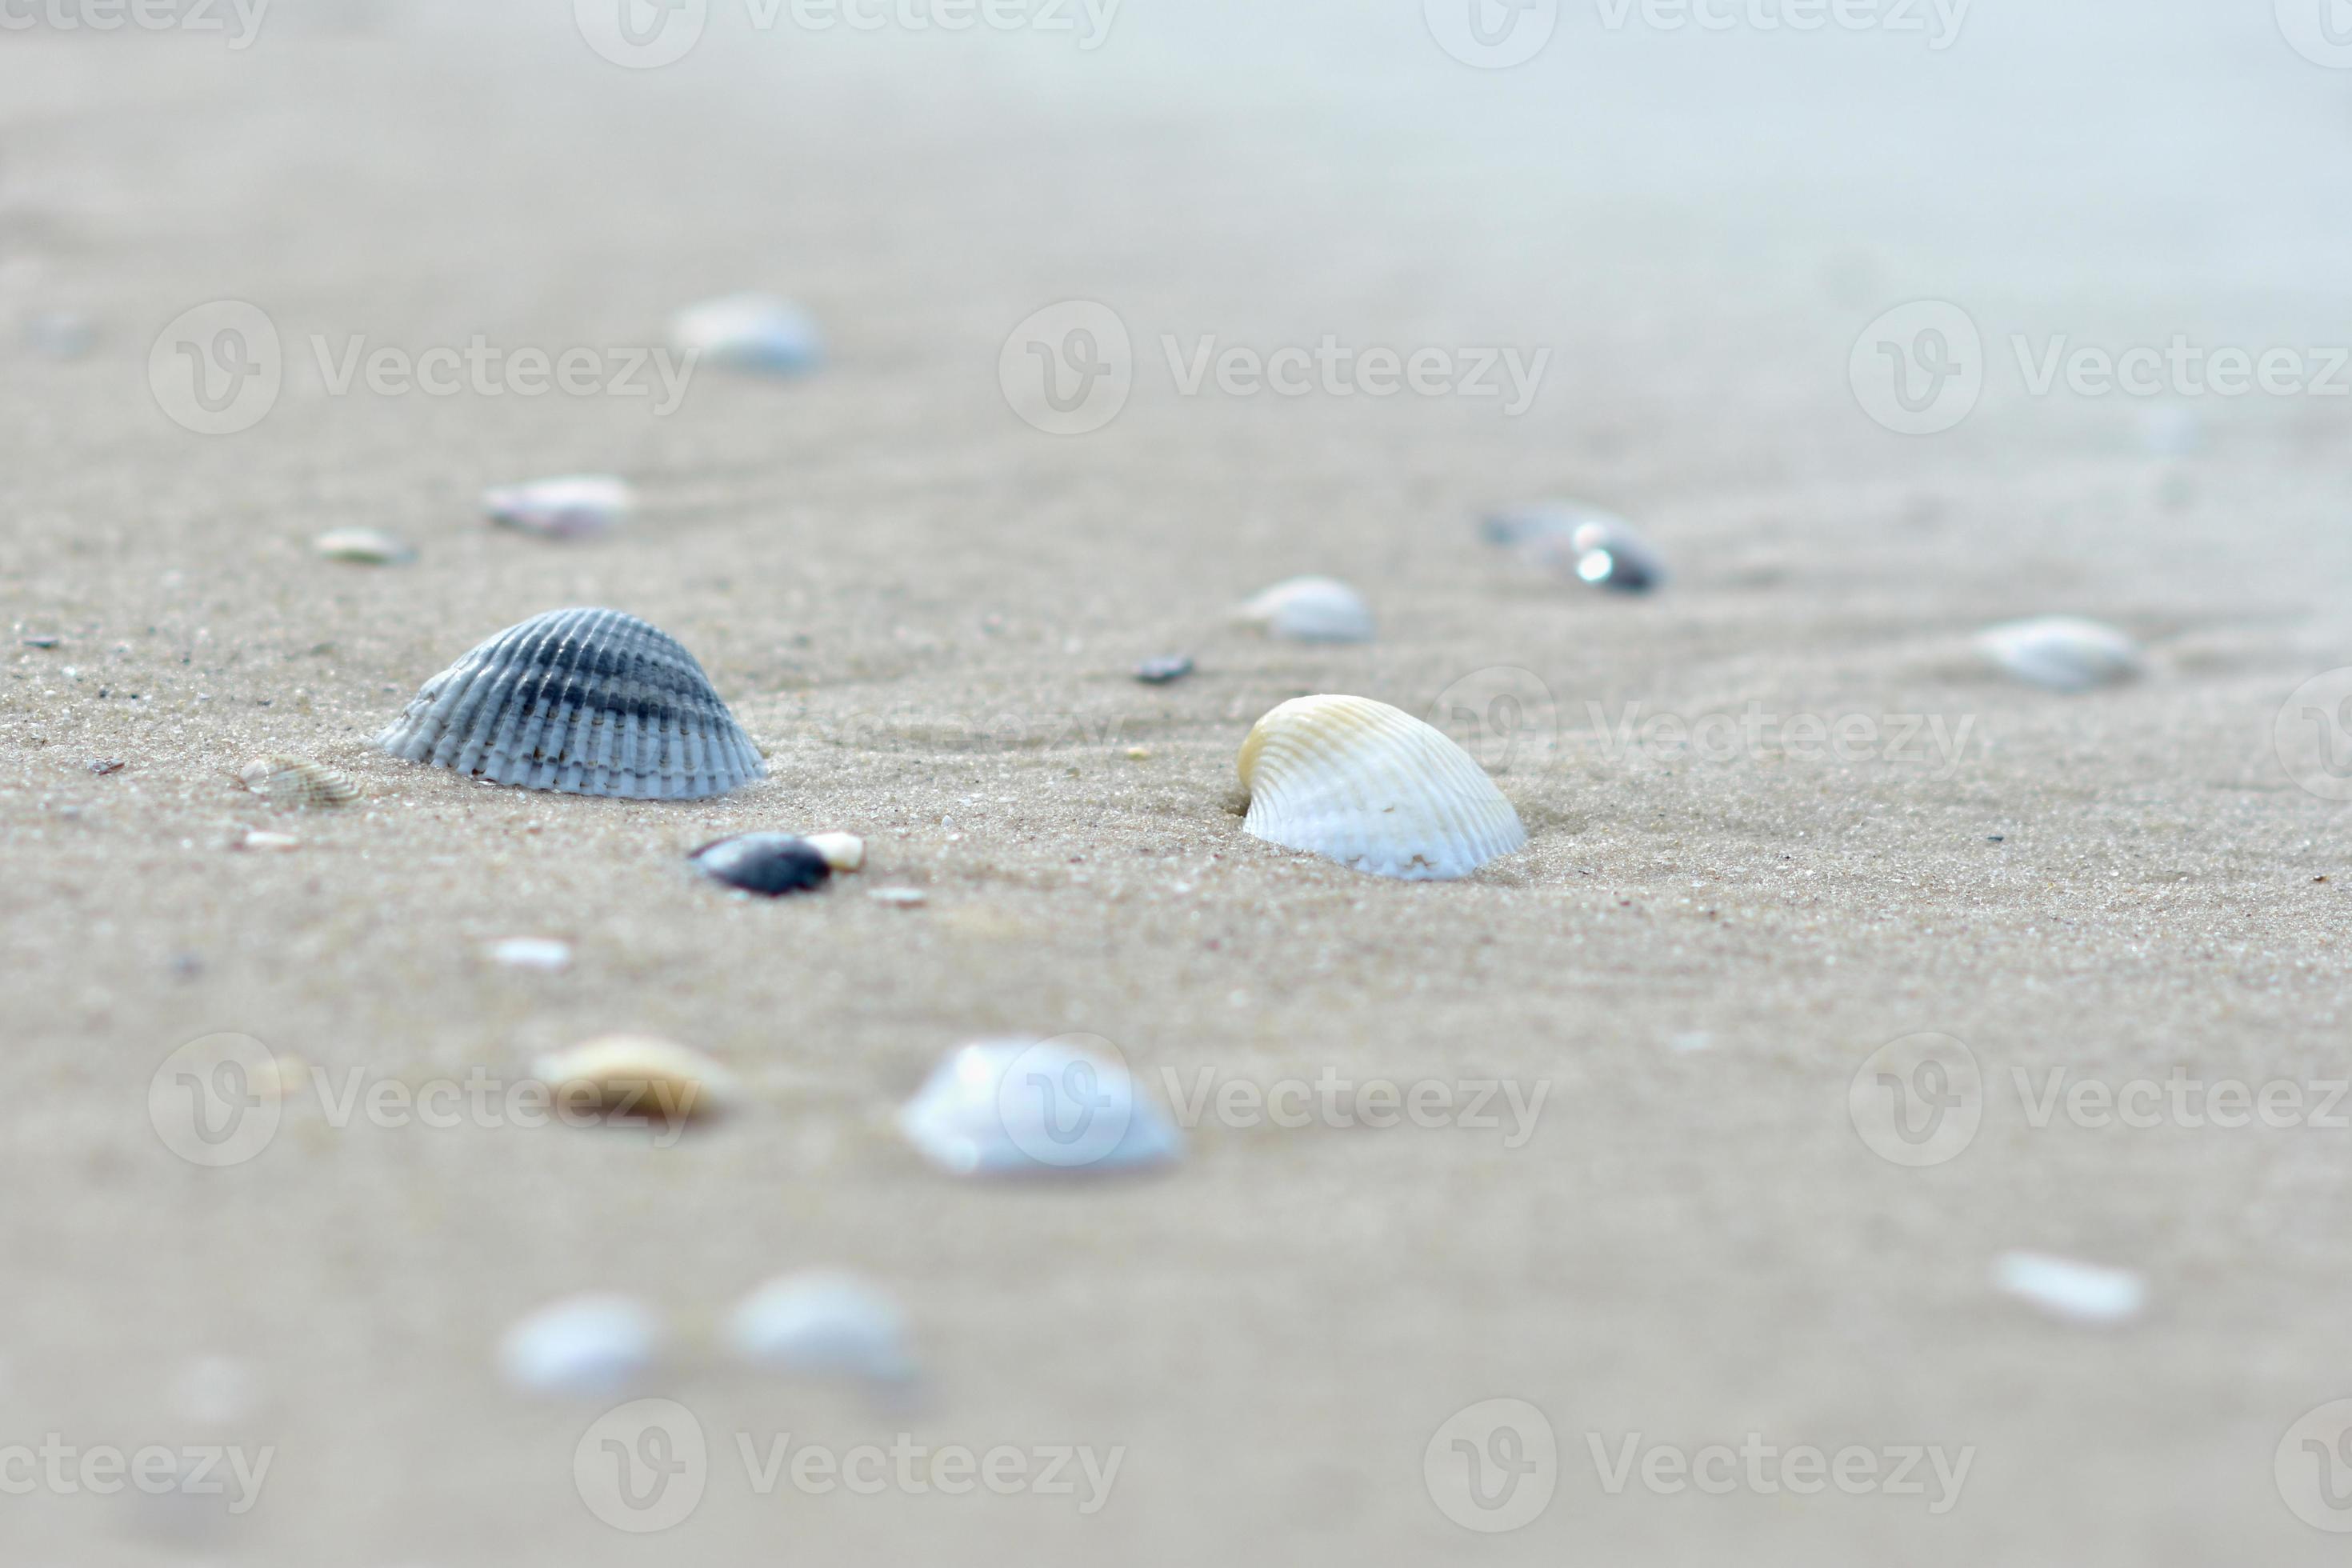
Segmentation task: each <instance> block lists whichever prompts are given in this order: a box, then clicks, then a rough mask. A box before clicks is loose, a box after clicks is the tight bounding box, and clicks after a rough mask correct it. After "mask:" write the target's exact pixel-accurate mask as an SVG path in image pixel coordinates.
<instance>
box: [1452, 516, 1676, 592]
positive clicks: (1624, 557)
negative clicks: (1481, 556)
mask: <svg viewBox="0 0 2352 1568" xmlns="http://www.w3.org/2000/svg"><path fill="white" fill-rule="evenodd" d="M1482 527H1483V528H1484V531H1485V532H1486V538H1487V540H1488V541H1489V542H1492V543H1495V544H1500V545H1503V546H1505V547H1506V548H1507V549H1509V550H1511V551H1512V552H1515V553H1516V554H1517V556H1518V557H1519V558H1520V559H1521V560H1523V561H1525V562H1527V563H1528V564H1530V565H1533V566H1539V567H1541V568H1543V569H1544V570H1545V571H1548V572H1552V573H1556V574H1559V575H1560V576H1563V577H1572V578H1574V579H1575V580H1576V581H1578V582H1580V583H1584V584H1589V585H1591V586H1592V587H1595V588H1607V589H1610V590H1612V592H1615V593H1620V594H1646V593H1648V592H1649V591H1650V590H1651V589H1653V588H1655V587H1656V586H1658V584H1661V583H1663V582H1664V581H1665V578H1666V569H1665V565H1664V563H1663V562H1661V561H1660V560H1659V559H1658V555H1657V552H1655V551H1654V550H1652V549H1651V548H1650V547H1649V546H1648V545H1647V544H1645V543H1643V542H1642V539H1641V537H1640V536H1639V535H1637V534H1636V533H1634V531H1633V527H1632V525H1631V524H1629V523H1627V522H1626V521H1625V520H1624V519H1623V518H1622V517H1619V516H1617V515H1616V514H1615V513H1614V512H1607V511H1602V510H1600V509H1599V508H1598V507H1590V506H1585V505H1582V504H1581V503H1580V502H1575V501H1547V502H1543V503H1540V504H1538V505H1535V506H1525V507H1517V508H1514V509H1512V510H1509V511H1501V512H1496V513H1494V514H1493V515H1491V516H1489V517H1488V518H1486V521H1485V522H1484V523H1483V525H1482Z"/></svg>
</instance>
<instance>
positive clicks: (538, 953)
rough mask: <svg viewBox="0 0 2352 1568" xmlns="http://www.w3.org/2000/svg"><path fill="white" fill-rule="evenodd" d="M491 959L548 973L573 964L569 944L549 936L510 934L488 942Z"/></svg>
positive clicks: (516, 967)
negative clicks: (496, 940)
mask: <svg viewBox="0 0 2352 1568" xmlns="http://www.w3.org/2000/svg"><path fill="white" fill-rule="evenodd" d="M488 952H489V955H490V962H491V963H502V964H504V965H506V966H507V967H508V968H509V969H538V970H544V971H545V972H547V973H550V974H554V973H561V972H562V971H563V970H566V969H569V968H571V967H572V944H571V943H570V942H558V941H556V940H555V939H554V938H553V937H549V936H510V937H506V938H503V939H501V940H500V941H498V942H492V943H490V945H489V948H488Z"/></svg>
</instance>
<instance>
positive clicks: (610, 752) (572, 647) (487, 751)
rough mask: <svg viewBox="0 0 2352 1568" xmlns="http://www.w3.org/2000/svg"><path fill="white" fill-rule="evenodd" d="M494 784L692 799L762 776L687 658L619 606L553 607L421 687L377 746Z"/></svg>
mask: <svg viewBox="0 0 2352 1568" xmlns="http://www.w3.org/2000/svg"><path fill="white" fill-rule="evenodd" d="M375 743H376V744H377V745H379V746H381V747H383V749H384V750H385V751H387V752H391V753H392V754H393V755H394V756H395V757H405V758H407V759H408V760H409V761H410V762H412V763H430V764H431V765H433V766H435V767H437V768H454V769H456V770H457V772H458V773H467V774H470V775H471V776H473V777H475V778H483V779H488V780H490V781H491V782H493V783H495V784H517V785H520V786H521V787H523V788H525V789H551V790H561V791H562V792H563V793H565V794H567V795H619V796H622V797H624V798H625V799H629V800H700V799H702V798H704V797H705V796H708V795H724V794H725V793H726V792H727V791H729V790H730V789H734V788H737V787H738V786H740V785H741V784H749V783H750V782H751V781H752V780H753V779H756V778H761V777H763V776H765V774H766V773H767V767H766V764H764V763H761V761H760V752H759V748H758V747H756V746H755V745H753V744H752V742H751V737H750V736H749V735H747V734H745V733H744V732H743V728H742V726H741V725H740V724H738V723H736V722H735V716H734V715H733V714H731V713H730V712H729V711H728V710H727V704H726V703H724V702H722V701H720V700H719V693H718V692H716V691H714V690H713V689H711V686H710V679H709V677H708V676H706V675H704V674H703V673H702V666H700V665H698V664H697V663H696V662H695V661H694V656H693V655H692V654H690V653H688V652H687V651H686V649H685V648H683V647H679V646H678V644H677V639H676V638H674V637H670V636H669V635H668V634H667V633H666V632H662V631H659V630H657V629H656V628H655V627H653V626H647V625H646V623H645V622H643V621H641V620H639V619H637V618H636V617H635V616H625V615H623V614H622V613H621V612H620V611H618V610H550V611H549V612H548V613H547V614H545V615H543V616H532V617H531V618H530V620H527V621H525V622H523V623H522V624H521V625H520V626H509V627H508V628H507V629H506V630H505V631H502V632H500V633H499V635H498V636H496V637H492V638H490V639H489V641H488V642H486V643H484V644H482V645H481V647H478V648H476V649H475V650H474V651H473V652H471V653H469V654H467V656H466V657H465V658H461V659H459V660H458V661H457V663H455V664H453V665H451V666H450V667H449V668H446V669H445V670H443V671H442V672H441V673H440V674H438V675H436V676H435V677H434V678H433V679H430V680H428V681H426V682H425V684H424V686H423V687H422V688H420V689H418V691H417V693H416V696H415V700H413V701H411V702H410V703H409V705H408V711H407V712H406V713H404V714H403V715H402V716H401V718H400V721H399V722H397V723H395V724H394V725H393V726H392V728H390V729H388V730H386V731H384V732H383V734H381V735H378V736H377V737H376V738H375Z"/></svg>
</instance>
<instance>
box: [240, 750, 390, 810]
mask: <svg viewBox="0 0 2352 1568" xmlns="http://www.w3.org/2000/svg"><path fill="white" fill-rule="evenodd" d="M236 776H237V782H238V783H240V784H244V785H245V787H246V788H247V789H248V790H250V791H252V792H253V793H254V794H255V795H260V796H261V797H262V798H263V799H265V800H267V801H268V802H270V803H271V804H272V805H292V806H330V805H350V804H351V803H352V802H353V801H355V800H357V799H359V797H360V786H359V782H358V781H357V780H356V779H353V778H352V776H351V775H350V774H349V773H337V772H336V771H335V770H334V769H332V768H331V767H327V766H325V765H324V764H322V763H314V762H310V761H309V760H307V759H305V758H302V757H256V758H254V759H253V761H251V762H249V763H246V764H245V765H244V766H243V767H241V768H239V769H237V770H236Z"/></svg>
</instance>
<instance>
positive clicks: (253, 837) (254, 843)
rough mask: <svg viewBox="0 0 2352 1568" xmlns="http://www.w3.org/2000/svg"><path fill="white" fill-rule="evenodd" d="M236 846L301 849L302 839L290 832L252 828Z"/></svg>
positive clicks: (245, 847)
mask: <svg viewBox="0 0 2352 1568" xmlns="http://www.w3.org/2000/svg"><path fill="white" fill-rule="evenodd" d="M236 847H238V848H240V849H299V848H300V847H302V841H301V840H300V839H299V838H297V837H294V836H293V835H292V834H290V833H265V832H262V831H260V830H258V829H250V830H248V831H247V833H246V835H245V837H242V838H239V839H238V840H237V841H236Z"/></svg>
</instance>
